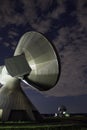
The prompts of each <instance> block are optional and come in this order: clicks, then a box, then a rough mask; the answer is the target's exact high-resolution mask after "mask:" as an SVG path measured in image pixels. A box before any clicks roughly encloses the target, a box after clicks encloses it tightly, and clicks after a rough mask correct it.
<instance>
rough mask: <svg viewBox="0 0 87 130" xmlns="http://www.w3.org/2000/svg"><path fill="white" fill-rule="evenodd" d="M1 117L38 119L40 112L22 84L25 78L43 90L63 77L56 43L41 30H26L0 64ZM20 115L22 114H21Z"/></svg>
mask: <svg viewBox="0 0 87 130" xmlns="http://www.w3.org/2000/svg"><path fill="white" fill-rule="evenodd" d="M0 72H1V75H0V82H1V84H3V87H1V88H0V118H1V120H29V119H30V120H37V119H41V115H40V113H39V112H38V111H37V109H36V108H35V106H34V105H33V104H32V103H31V101H30V100H29V99H28V98H27V96H26V95H25V93H24V91H23V90H22V88H21V86H20V81H24V82H25V83H27V84H28V85H29V86H32V87H34V88H37V89H38V90H40V91H46V90H49V89H51V88H53V87H54V86H55V85H56V83H57V81H58V79H59V76H60V64H59V58H58V56H57V53H56V51H55V49H54V47H53V45H52V44H51V43H50V42H49V41H48V40H47V39H46V38H45V37H44V36H43V35H42V34H41V33H38V32H34V31H31V32H27V33H25V34H24V35H23V36H22V37H21V39H20V41H19V43H18V46H17V48H16V50H15V53H14V56H13V57H11V58H8V59H6V60H5V66H2V67H0ZM18 114H19V115H18Z"/></svg>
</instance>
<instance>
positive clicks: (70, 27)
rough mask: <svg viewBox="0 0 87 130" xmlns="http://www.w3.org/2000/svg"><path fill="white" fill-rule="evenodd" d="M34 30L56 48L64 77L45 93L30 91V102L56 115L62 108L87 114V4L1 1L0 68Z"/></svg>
mask: <svg viewBox="0 0 87 130" xmlns="http://www.w3.org/2000/svg"><path fill="white" fill-rule="evenodd" d="M32 30H33V31H38V32H41V33H42V34H44V35H45V36H46V37H47V38H48V40H50V41H51V42H52V43H53V44H54V45H55V47H56V49H57V51H58V54H59V56H60V60H61V76H60V79H59V82H58V83H57V85H56V86H55V87H54V88H53V89H51V90H49V91H47V92H44V93H39V92H38V91H36V90H32V89H31V88H28V87H26V88H25V92H26V93H27V95H28V96H29V98H30V99H31V100H32V101H33V103H34V104H35V105H36V106H37V108H38V109H39V110H40V112H56V111H57V107H58V106H60V105H62V104H64V105H66V107H67V108H68V109H69V111H70V112H87V101H86V98H87V0H13V1H12V0H2V1H0V65H3V64H4V59H5V58H7V57H10V56H12V55H13V54H14V51H15V48H16V46H17V44H18V41H19V39H20V37H21V36H22V35H23V34H24V33H25V32H27V31H32ZM84 106H85V107H84Z"/></svg>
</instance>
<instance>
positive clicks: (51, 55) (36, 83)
mask: <svg viewBox="0 0 87 130" xmlns="http://www.w3.org/2000/svg"><path fill="white" fill-rule="evenodd" d="M21 54H24V55H25V57H26V60H27V62H28V64H29V66H30V68H31V72H30V74H29V75H27V76H25V77H24V80H25V81H26V82H27V83H29V84H31V85H32V86H33V87H36V88H38V89H39V90H41V91H45V90H49V89H51V88H52V87H54V86H55V84H56V83H57V81H58V78H59V73H60V68H59V59H58V57H57V55H56V52H55V49H54V47H53V46H52V44H51V43H50V42H49V41H48V40H47V39H46V38H45V37H44V36H43V35H42V34H41V33H38V32H34V31H32V32H27V33H25V34H24V35H23V36H22V37H21V39H20V41H19V44H18V46H17V48H16V51H15V54H14V55H15V56H16V55H21Z"/></svg>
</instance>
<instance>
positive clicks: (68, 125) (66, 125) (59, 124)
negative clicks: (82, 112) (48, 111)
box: [0, 116, 87, 130]
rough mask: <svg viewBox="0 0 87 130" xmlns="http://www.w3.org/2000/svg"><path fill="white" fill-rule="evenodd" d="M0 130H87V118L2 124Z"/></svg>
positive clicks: (51, 118)
mask: <svg viewBox="0 0 87 130" xmlns="http://www.w3.org/2000/svg"><path fill="white" fill-rule="evenodd" d="M84 122H85V123H84ZM0 130H87V117H79V116H76V117H68V118H59V117H57V118H54V117H50V118H46V119H44V120H43V121H40V122H25V121H17V122H13V121H8V122H0Z"/></svg>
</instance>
